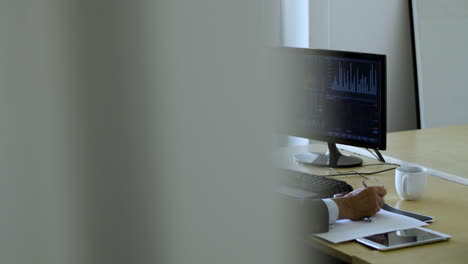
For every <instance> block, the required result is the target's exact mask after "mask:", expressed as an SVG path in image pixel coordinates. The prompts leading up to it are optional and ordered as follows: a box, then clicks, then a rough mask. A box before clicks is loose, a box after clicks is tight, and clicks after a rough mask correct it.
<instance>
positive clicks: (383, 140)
mask: <svg viewBox="0 0 468 264" xmlns="http://www.w3.org/2000/svg"><path fill="white" fill-rule="evenodd" d="M286 48H287V49H288V50H290V51H292V52H300V53H303V54H306V55H319V56H337V57H344V58H353V59H369V60H378V61H380V62H381V78H380V82H381V85H380V87H381V93H380V94H381V96H380V98H379V99H380V103H379V105H380V120H382V122H381V133H380V135H381V136H380V140H379V143H372V142H366V141H359V140H353V139H345V138H339V137H334V136H327V135H321V134H316V133H301V132H297V131H290V133H288V134H289V135H290V136H295V137H302V138H307V139H311V140H318V141H325V142H329V143H337V144H344V145H351V146H356V147H362V148H372V149H378V150H385V149H386V148H387V58H386V55H383V54H375V53H363V52H352V51H340V50H324V49H308V48H293V47H286Z"/></svg>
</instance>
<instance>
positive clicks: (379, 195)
mask: <svg viewBox="0 0 468 264" xmlns="http://www.w3.org/2000/svg"><path fill="white" fill-rule="evenodd" d="M385 194H387V191H386V190H385V188H383V187H377V186H373V187H366V188H361V189H357V190H354V191H352V192H350V193H348V194H346V195H345V196H343V197H339V198H334V199H333V201H334V202H335V203H336V204H337V205H338V208H339V211H340V212H339V216H338V219H351V220H361V219H363V218H364V217H369V216H373V215H375V214H376V213H377V212H378V211H380V208H381V207H382V206H383V205H384V199H383V197H384V196H385Z"/></svg>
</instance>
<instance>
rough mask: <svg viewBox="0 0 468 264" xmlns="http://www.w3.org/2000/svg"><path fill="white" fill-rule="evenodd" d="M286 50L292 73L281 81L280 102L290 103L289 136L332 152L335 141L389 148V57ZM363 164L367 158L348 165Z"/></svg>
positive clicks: (288, 69) (284, 60)
mask: <svg viewBox="0 0 468 264" xmlns="http://www.w3.org/2000/svg"><path fill="white" fill-rule="evenodd" d="M281 50H282V51H283V52H282V57H281V58H282V59H281V63H282V64H283V65H282V67H284V68H283V69H285V75H284V76H287V77H286V78H285V80H282V82H281V85H280V89H281V100H283V103H284V104H285V105H286V106H287V110H285V111H284V112H285V113H286V114H285V116H283V120H286V122H283V125H284V124H285V125H286V126H285V127H283V131H284V132H286V133H285V134H288V135H290V136H297V137H302V138H308V139H313V140H320V141H325V142H328V143H329V151H330V152H333V151H332V150H331V149H330V148H331V145H330V144H333V148H335V149H336V146H335V145H334V144H335V143H339V144H346V145H352V146H358V147H363V148H372V149H376V150H385V149H386V132H387V129H386V57H385V55H378V54H369V53H358V52H345V51H333V50H316V49H305V48H290V47H284V48H281ZM283 55H285V56H283ZM282 115H284V113H282ZM336 152H338V151H337V150H336ZM338 153H339V152H338ZM309 157H310V156H309ZM309 157H308V158H307V159H309ZM314 159H315V158H314ZM327 162H328V161H327ZM328 163H329V162H328ZM358 163H359V164H360V163H362V160H360V161H353V162H351V163H349V164H347V163H346V162H345V163H344V164H343V166H348V167H350V166H353V165H356V164H358ZM324 166H329V165H326V164H324ZM333 166H335V167H341V166H337V165H336V164H335V165H333Z"/></svg>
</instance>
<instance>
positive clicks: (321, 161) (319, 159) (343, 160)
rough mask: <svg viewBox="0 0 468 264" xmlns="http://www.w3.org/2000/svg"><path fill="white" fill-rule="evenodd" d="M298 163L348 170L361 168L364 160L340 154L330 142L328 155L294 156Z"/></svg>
mask: <svg viewBox="0 0 468 264" xmlns="http://www.w3.org/2000/svg"><path fill="white" fill-rule="evenodd" d="M294 159H295V160H296V161H297V162H301V163H307V164H310V165H314V166H320V167H330V168H347V167H357V166H361V164H362V159H360V158H358V157H354V156H346V155H343V154H341V153H340V151H339V150H338V148H337V147H336V145H335V143H330V142H328V153H326V154H324V153H317V152H312V153H310V152H309V153H301V154H297V155H294Z"/></svg>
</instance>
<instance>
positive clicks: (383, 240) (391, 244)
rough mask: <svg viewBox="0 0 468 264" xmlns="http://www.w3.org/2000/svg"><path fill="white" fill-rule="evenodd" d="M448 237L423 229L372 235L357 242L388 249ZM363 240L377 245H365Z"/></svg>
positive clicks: (369, 244)
mask: <svg viewBox="0 0 468 264" xmlns="http://www.w3.org/2000/svg"><path fill="white" fill-rule="evenodd" d="M448 237H450V236H448V235H445V234H442V233H439V232H435V231H433V230H428V229H423V228H411V229H403V230H398V231H393V232H388V233H382V234H377V235H372V236H368V237H364V238H362V239H357V240H358V241H359V242H362V243H364V244H366V245H368V246H372V247H374V248H378V249H385V248H387V249H390V248H399V247H406V246H410V245H417V244H423V243H428V242H434V241H438V240H444V239H447V238H448ZM365 240H368V241H371V242H373V243H375V244H377V245H373V243H366V241H365Z"/></svg>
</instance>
